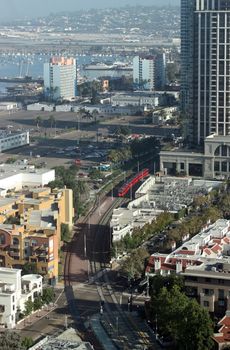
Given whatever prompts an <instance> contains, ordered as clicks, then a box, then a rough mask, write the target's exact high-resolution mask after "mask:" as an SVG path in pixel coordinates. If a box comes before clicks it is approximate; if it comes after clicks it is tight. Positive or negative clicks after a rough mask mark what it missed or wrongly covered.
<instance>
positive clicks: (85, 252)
mask: <svg viewBox="0 0 230 350" xmlns="http://www.w3.org/2000/svg"><path fill="white" fill-rule="evenodd" d="M84 255H85V258H87V251H86V232H85V231H84Z"/></svg>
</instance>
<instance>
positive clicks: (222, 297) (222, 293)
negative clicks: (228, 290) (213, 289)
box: [218, 289, 224, 299]
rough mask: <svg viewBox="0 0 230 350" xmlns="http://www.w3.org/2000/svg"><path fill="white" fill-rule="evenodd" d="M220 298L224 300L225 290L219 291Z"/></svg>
mask: <svg viewBox="0 0 230 350" xmlns="http://www.w3.org/2000/svg"><path fill="white" fill-rule="evenodd" d="M218 298H219V299H224V289H218Z"/></svg>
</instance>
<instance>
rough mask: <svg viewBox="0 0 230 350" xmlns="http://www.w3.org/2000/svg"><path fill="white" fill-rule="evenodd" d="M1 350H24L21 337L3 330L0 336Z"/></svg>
mask: <svg viewBox="0 0 230 350" xmlns="http://www.w3.org/2000/svg"><path fill="white" fill-rule="evenodd" d="M0 349H1V350H25V346H23V344H22V343H21V337H20V335H19V334H18V333H16V332H13V331H8V330H5V331H4V332H1V335H0Z"/></svg>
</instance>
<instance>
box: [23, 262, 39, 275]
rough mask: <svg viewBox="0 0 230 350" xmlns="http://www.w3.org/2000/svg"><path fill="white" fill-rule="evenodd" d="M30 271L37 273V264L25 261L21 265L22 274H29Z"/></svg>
mask: <svg viewBox="0 0 230 350" xmlns="http://www.w3.org/2000/svg"><path fill="white" fill-rule="evenodd" d="M31 273H32V274H37V273H38V269H37V265H36V263H34V262H26V263H25V264H24V265H23V266H22V275H29V274H31Z"/></svg>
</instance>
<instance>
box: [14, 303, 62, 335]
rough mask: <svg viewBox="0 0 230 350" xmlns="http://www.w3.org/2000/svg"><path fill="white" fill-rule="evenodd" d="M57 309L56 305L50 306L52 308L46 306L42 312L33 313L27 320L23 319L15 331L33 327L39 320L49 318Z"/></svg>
mask: <svg viewBox="0 0 230 350" xmlns="http://www.w3.org/2000/svg"><path fill="white" fill-rule="evenodd" d="M56 307H57V305H56V304H54V305H52V306H51V305H50V306H46V307H44V308H43V309H41V310H37V311H35V312H33V313H32V314H31V315H29V316H26V317H25V318H23V319H22V320H20V321H19V322H18V323H17V324H16V327H15V329H18V330H20V329H24V328H26V327H28V326H31V325H32V324H34V323H36V322H37V321H38V320H40V319H42V318H44V317H46V316H48V315H49V314H50V313H51V312H52V311H53V310H55V309H56Z"/></svg>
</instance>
